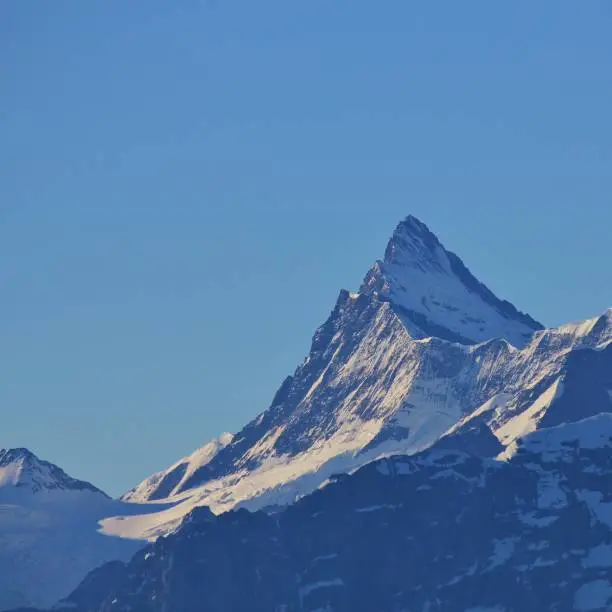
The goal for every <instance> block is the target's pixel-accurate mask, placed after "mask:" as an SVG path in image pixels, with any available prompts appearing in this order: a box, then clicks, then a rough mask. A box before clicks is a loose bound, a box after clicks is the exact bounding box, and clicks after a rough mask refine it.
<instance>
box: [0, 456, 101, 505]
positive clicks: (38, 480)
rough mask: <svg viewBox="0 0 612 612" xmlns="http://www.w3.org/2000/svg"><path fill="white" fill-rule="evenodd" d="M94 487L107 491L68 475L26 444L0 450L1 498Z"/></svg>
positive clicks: (92, 488)
mask: <svg viewBox="0 0 612 612" xmlns="http://www.w3.org/2000/svg"><path fill="white" fill-rule="evenodd" d="M44 491H91V492H93V493H98V494H100V495H103V496H104V497H108V496H107V495H106V493H104V492H103V491H101V490H100V489H98V488H96V487H94V486H93V485H92V484H90V483H88V482H85V481H82V480H77V479H76V478H72V477H71V476H68V474H66V472H64V470H62V469H61V468H59V467H57V466H56V465H54V464H53V463H49V462H48V461H43V460H42V459H39V458H38V457H37V456H36V455H35V454H34V453H33V452H31V451H30V450H28V449H27V448H10V449H1V450H0V498H1V497H6V496H7V495H10V494H11V493H15V492H27V493H41V492H44Z"/></svg>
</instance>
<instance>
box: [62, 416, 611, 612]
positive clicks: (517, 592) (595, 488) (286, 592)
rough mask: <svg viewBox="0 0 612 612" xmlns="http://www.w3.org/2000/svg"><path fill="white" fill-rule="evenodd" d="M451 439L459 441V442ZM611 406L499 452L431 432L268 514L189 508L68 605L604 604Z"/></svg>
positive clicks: (134, 610) (451, 611) (336, 608)
mask: <svg viewBox="0 0 612 612" xmlns="http://www.w3.org/2000/svg"><path fill="white" fill-rule="evenodd" d="M458 446H459V447H461V446H463V444H462V443H459V444H458ZM611 458H612V415H610V414H609V413H604V414H600V415H597V416H593V417H590V418H587V419H584V420H580V421H578V422H576V423H571V424H565V425H560V426H557V427H552V428H547V429H542V430H540V431H536V432H534V433H531V434H528V435H527V436H525V437H524V438H523V439H522V440H521V441H520V442H519V443H518V448H517V450H516V452H515V453H514V455H513V456H512V457H511V458H510V459H508V460H507V461H501V460H498V459H497V460H496V459H491V458H487V457H483V456H480V455H478V454H475V453H472V452H469V453H468V452H465V451H464V450H462V449H461V448H453V444H452V443H451V441H447V442H446V443H445V444H440V443H437V444H435V445H434V446H432V447H431V448H430V449H428V450H426V451H423V452H422V453H419V454H416V455H413V456H395V457H390V458H386V459H381V460H378V461H376V462H373V463H370V464H368V465H366V466H365V467H363V468H361V469H360V470H358V471H357V472H356V473H354V474H352V475H344V476H339V477H338V478H334V479H332V481H331V482H329V483H328V484H327V485H326V486H325V487H323V488H322V489H321V490H319V491H317V492H315V493H313V494H312V495H309V496H307V497H305V498H303V499H301V500H300V501H298V502H297V503H296V504H294V505H293V506H290V507H288V508H287V509H285V510H283V511H282V512H280V513H278V514H274V515H269V514H265V513H263V512H256V513H250V512H248V511H246V510H238V511H231V512H228V513H225V514H223V515H220V516H217V517H215V516H214V515H212V513H210V511H208V510H207V509H206V508H198V509H196V510H194V511H193V512H192V513H191V514H190V515H189V516H188V517H187V519H186V520H185V522H184V523H183V524H182V525H181V527H180V528H179V529H178V530H177V532H176V533H175V534H173V535H170V536H168V537H166V538H160V539H159V540H158V541H157V542H156V543H155V544H152V545H149V546H147V547H146V548H145V549H143V550H142V551H140V552H138V553H137V554H136V555H135V556H134V558H133V559H132V560H131V561H130V563H129V564H127V566H122V565H121V564H114V565H112V566H109V567H108V568H107V569H105V570H104V571H99V572H98V573H97V574H91V575H90V576H89V578H88V579H87V581H85V582H84V583H83V584H82V585H81V587H80V588H79V589H78V590H77V591H75V593H74V594H73V595H72V596H71V597H70V598H69V599H68V600H66V601H65V602H63V605H64V606H66V607H70V609H73V610H75V612H111V611H115V610H130V611H131V612H162V611H165V610H180V611H181V612H207V611H209V610H210V611H211V612H212V611H214V612H259V611H261V612H270V611H275V612H280V611H283V612H307V611H309V612H315V611H317V610H319V611H321V610H332V611H333V612H360V611H363V612H372V610H377V611H379V612H395V611H400V610H419V611H421V610H437V611H440V612H466V611H471V612H482V611H483V610H489V611H491V610H495V611H498V612H510V611H512V612H519V611H521V612H541V611H542V610H559V611H562V610H592V611H595V610H598V611H602V612H603V611H606V610H610V609H611V608H612V578H611V576H612V574H611V571H612V487H611V486H610V484H611V482H612V459H611Z"/></svg>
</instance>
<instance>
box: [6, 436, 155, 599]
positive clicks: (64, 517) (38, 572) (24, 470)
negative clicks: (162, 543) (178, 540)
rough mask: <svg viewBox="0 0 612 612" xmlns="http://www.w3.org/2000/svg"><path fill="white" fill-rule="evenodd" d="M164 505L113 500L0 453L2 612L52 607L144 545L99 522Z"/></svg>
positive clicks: (25, 456)
mask: <svg viewBox="0 0 612 612" xmlns="http://www.w3.org/2000/svg"><path fill="white" fill-rule="evenodd" d="M162 508H163V506H155V505H147V506H144V507H140V506H138V505H136V504H125V503H122V502H117V501H115V500H112V499H110V498H109V497H108V495H106V494H105V493H103V492H102V491H100V490H99V489H97V488H96V487H94V486H93V485H91V484H89V483H88V482H83V481H80V480H76V479H74V478H71V477H70V476H68V475H67V474H66V473H65V472H64V471H63V470H61V469H60V468H59V467H57V466H56V465H53V464H52V463H49V462H47V461H43V460H41V459H39V458H38V457H36V455H34V454H33V453H32V452H30V451H29V450H27V449H24V448H17V449H9V450H0V610H5V609H7V608H12V607H16V606H26V605H39V606H45V605H51V604H53V603H55V602H56V601H57V600H58V599H60V598H61V597H65V596H66V595H67V594H68V593H70V591H72V590H73V589H74V588H75V587H76V586H77V585H78V583H79V582H80V581H81V580H82V579H83V577H84V576H85V574H86V573H87V572H88V571H89V570H91V569H93V568H95V567H97V566H99V565H101V564H102V563H106V562H107V561H110V560H113V559H129V558H130V556H131V555H132V554H133V553H134V552H135V551H136V550H138V548H139V547H140V546H141V545H142V544H141V543H140V542H137V541H130V540H125V539H120V538H115V537H109V536H106V535H104V534H102V533H100V532H99V529H100V526H99V521H100V520H102V519H104V518H107V517H111V516H116V515H124V516H125V515H129V514H130V513H137V514H140V515H141V514H143V513H145V512H153V511H156V510H160V509H162Z"/></svg>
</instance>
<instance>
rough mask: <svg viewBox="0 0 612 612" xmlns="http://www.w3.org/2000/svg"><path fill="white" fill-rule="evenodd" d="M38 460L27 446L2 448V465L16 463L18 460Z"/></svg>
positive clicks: (0, 463) (0, 454)
mask: <svg viewBox="0 0 612 612" xmlns="http://www.w3.org/2000/svg"><path fill="white" fill-rule="evenodd" d="M32 459H33V460H35V461H38V457H36V455H35V454H34V453H33V452H32V451H30V450H28V449H27V448H23V447H20V448H3V449H0V466H2V465H8V464H9V463H16V462H18V461H30V460H32Z"/></svg>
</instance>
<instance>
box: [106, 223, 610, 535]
mask: <svg viewBox="0 0 612 612" xmlns="http://www.w3.org/2000/svg"><path fill="white" fill-rule="evenodd" d="M376 279H377V280H376ZM375 281H376V282H375ZM397 296H399V297H397ZM407 296H409V297H407ZM410 296H415V297H410ZM453 300H456V303H457V304H458V305H459V306H457V307H455V306H453ZM434 306H435V307H434ZM467 308H471V309H473V310H474V313H475V314H474V316H472V315H470V314H469V312H468V310H467ZM419 309H421V310H419ZM425 309H426V310H427V313H428V314H427V315H425V314H423V312H425ZM611 312H612V311H608V312H607V313H605V314H604V315H602V316H601V317H598V318H595V319H592V320H590V321H586V322H583V323H580V324H574V325H566V326H563V327H560V328H558V329H551V330H543V329H540V327H541V326H540V325H539V324H538V323H536V322H535V321H533V320H532V319H531V318H529V317H528V316H527V315H523V314H522V313H519V312H518V311H517V310H516V309H515V308H514V307H512V306H511V305H509V304H508V303H507V302H502V301H500V300H498V299H497V298H495V297H494V296H493V295H492V294H491V292H490V291H489V290H488V289H486V287H484V286H483V285H482V284H480V283H478V281H476V280H475V279H474V278H473V276H472V275H471V274H470V273H469V272H468V271H467V269H466V268H465V266H463V264H461V262H460V260H459V258H458V257H457V256H456V255H453V254H452V253H449V252H448V251H446V250H445V249H444V248H443V247H442V246H441V245H440V243H439V241H438V240H437V239H436V238H435V236H433V234H431V232H429V230H427V228H426V227H425V226H424V225H423V224H422V223H420V222H418V221H416V220H415V219H414V218H412V217H409V218H408V219H406V220H405V221H404V222H402V223H400V224H399V225H398V228H397V229H396V232H395V234H394V235H393V237H392V238H391V241H390V243H389V246H388V247H387V249H386V256H385V260H384V261H383V262H379V263H377V264H376V265H375V266H374V268H373V269H372V270H370V272H368V274H367V275H366V279H365V281H364V284H363V286H362V289H361V291H360V292H359V293H349V292H348V291H341V292H340V296H339V298H338V300H337V303H336V305H335V307H334V310H333V311H332V313H331V315H330V317H329V319H328V320H327V321H326V322H325V323H324V325H322V326H321V327H320V328H319V329H318V330H317V331H316V333H315V335H314V338H313V342H312V346H311V350H310V352H309V355H308V357H307V358H306V360H305V361H304V362H303V363H302V364H301V365H300V366H299V367H298V368H297V369H296V371H295V373H294V374H293V376H290V377H288V378H287V379H286V380H285V381H284V383H283V384H282V385H281V387H280V389H279V390H278V392H277V394H276V396H275V397H274V399H273V401H272V405H271V406H270V408H268V410H266V411H265V412H263V413H261V414H260V415H259V416H258V417H256V418H255V419H254V420H253V421H251V422H250V423H249V424H247V425H246V426H245V427H244V428H243V429H242V430H241V431H240V432H238V433H237V434H236V435H235V436H234V438H233V439H232V441H231V442H230V443H229V444H228V445H227V446H225V447H224V448H223V449H221V450H220V451H219V452H218V453H216V454H215V455H214V456H213V457H212V459H211V460H210V461H208V462H206V463H205V464H203V465H202V466H200V467H198V468H197V469H195V470H192V471H191V473H190V475H189V476H188V477H186V478H185V477H183V478H181V482H180V483H179V484H178V485H176V486H174V488H173V493H172V497H171V498H170V499H172V501H173V502H176V505H175V506H173V507H172V508H171V509H169V510H167V511H165V512H163V513H161V514H160V515H158V516H156V517H154V516H149V517H146V519H144V520H140V519H139V518H138V517H132V518H129V519H127V520H122V521H117V520H109V521H105V522H104V529H105V530H106V532H107V533H111V534H120V535H128V536H129V537H143V538H149V539H152V538H155V537H156V536H158V535H160V534H163V533H167V532H168V531H171V530H172V529H174V528H175V527H176V526H177V525H178V524H179V523H180V521H181V520H182V517H183V516H184V515H185V514H186V513H188V512H189V511H190V510H191V508H193V507H194V506H197V505H202V504H206V505H209V506H210V507H211V508H212V509H213V510H214V511H215V512H220V511H225V510H228V509H230V508H233V507H236V506H244V507H248V508H250V509H257V508H268V509H273V508H275V507H277V506H282V505H285V504H287V503H291V502H293V501H295V499H297V498H299V497H300V496H302V495H304V494H306V493H309V492H311V491H313V490H314V489H316V488H317V487H318V486H319V485H320V484H321V483H322V482H323V481H324V480H325V479H326V478H327V477H329V475H330V474H332V473H335V472H350V471H352V470H354V469H356V468H358V467H359V466H361V465H363V464H364V463H367V462H368V461H371V460H373V459H376V458H377V457H380V456H384V455H388V454H391V453H414V452H418V451H419V450H422V449H424V448H427V447H428V446H430V445H431V444H433V443H434V442H435V441H436V440H437V439H438V438H440V436H442V435H443V434H445V433H446V432H451V431H452V430H453V428H456V427H458V426H460V425H461V424H462V423H464V422H465V421H466V420H469V419H472V418H476V417H478V418H479V419H480V420H482V421H483V422H484V424H485V425H486V427H488V428H489V430H491V431H493V432H498V431H501V433H500V435H499V438H500V440H501V442H502V443H503V444H504V445H505V446H509V447H511V446H512V444H513V443H514V442H515V440H516V439H518V438H520V437H521V435H523V434H526V433H528V432H529V431H531V430H532V429H534V428H536V427H537V423H538V422H539V421H538V419H539V417H540V412H538V413H537V415H536V417H535V418H531V416H530V415H531V413H529V412H527V415H526V416H525V417H524V420H525V422H526V424H525V427H524V428H523V429H521V428H520V427H519V425H520V423H518V424H517V423H514V424H515V425H516V427H514V428H513V426H512V425H508V426H507V427H506V429H504V430H502V429H501V428H502V427H503V426H505V425H506V424H507V423H509V422H514V420H515V419H517V418H518V417H519V416H520V415H521V414H523V413H524V412H526V411H529V410H530V409H531V410H532V412H537V406H536V407H535V408H534V404H535V403H536V400H537V399H538V397H539V396H540V395H542V394H543V393H544V392H545V391H546V390H547V389H549V388H550V387H551V385H553V384H556V381H557V382H559V381H560V380H561V379H562V378H563V377H565V376H566V374H567V372H566V370H567V368H568V367H569V366H568V360H569V361H571V360H572V359H573V357H571V355H573V353H574V352H576V351H581V350H592V351H602V350H603V349H604V348H605V347H606V346H607V345H608V343H609V342H610V339H611V338H612V317H611V315H610V313H611ZM472 319H473V320H472ZM476 320H478V324H476ZM482 330H484V331H482ZM489 332H490V333H494V332H495V333H500V334H504V335H506V336H507V337H509V338H511V339H513V341H514V343H515V344H512V343H511V342H510V341H509V340H508V339H507V338H499V337H497V338H491V339H488V340H485V341H484V342H480V343H477V344H476V343H473V342H470V340H469V339H468V338H467V336H468V335H471V336H472V338H474V339H476V338H478V334H484V333H489ZM432 334H434V335H432ZM435 334H437V335H435ZM458 336H460V337H461V338H460V339H461V342H455V341H454V340H456V339H457V337H458ZM527 337H528V340H525V339H526V338H527ZM449 338H451V339H449ZM517 345H519V346H517ZM602 359H603V360H604V361H605V363H602V365H601V368H600V370H601V371H600V370H598V373H594V374H593V377H594V378H597V377H600V378H601V377H602V376H603V370H605V368H606V367H607V366H606V363H609V359H610V357H609V352H605V354H604V355H603V357H602ZM592 382H593V381H591V383H592ZM591 383H589V384H591ZM599 384H600V386H601V385H604V382H603V379H602V380H600V382H599ZM578 387H580V384H579V385H578ZM602 388H603V387H602ZM577 393H578V394H579V393H580V390H579V389H578V391H577ZM600 395H601V398H600V404H599V408H597V410H598V411H600V410H602V409H605V405H606V402H607V401H608V400H609V396H607V395H606V394H605V393H603V392H602V393H600ZM545 399H546V397H544V398H543V400H542V401H543V402H544V401H545ZM552 399H554V398H551V402H549V404H550V403H552ZM546 408H548V405H547V406H546ZM544 412H545V411H544ZM544 412H542V411H541V414H542V415H543V414H544ZM575 416H576V418H581V414H580V411H578V413H577V414H576V415H575ZM502 434H503V435H502ZM144 489H145V490H146V487H145V488H144ZM140 499H146V496H145V497H140ZM149 499H151V498H149Z"/></svg>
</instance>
